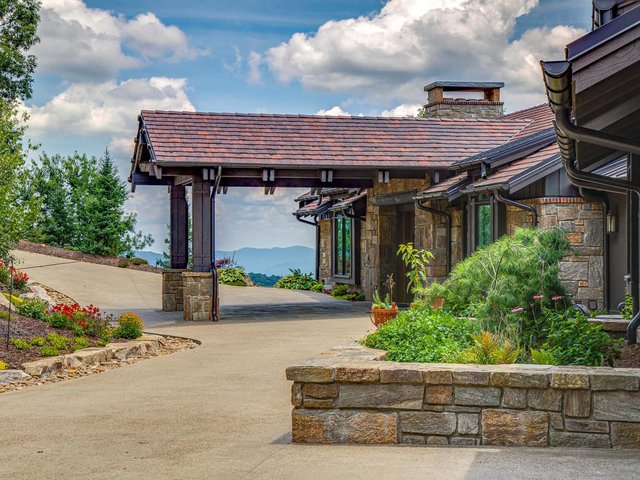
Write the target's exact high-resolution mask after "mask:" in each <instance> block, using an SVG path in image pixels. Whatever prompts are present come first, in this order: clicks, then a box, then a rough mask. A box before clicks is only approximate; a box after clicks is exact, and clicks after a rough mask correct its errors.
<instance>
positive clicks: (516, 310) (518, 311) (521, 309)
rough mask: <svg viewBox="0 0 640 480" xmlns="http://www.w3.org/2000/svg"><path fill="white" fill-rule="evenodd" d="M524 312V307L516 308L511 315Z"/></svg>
mask: <svg viewBox="0 0 640 480" xmlns="http://www.w3.org/2000/svg"><path fill="white" fill-rule="evenodd" d="M523 310H524V308H522V307H515V308H514V309H513V310H511V313H520V312H521V311H523Z"/></svg>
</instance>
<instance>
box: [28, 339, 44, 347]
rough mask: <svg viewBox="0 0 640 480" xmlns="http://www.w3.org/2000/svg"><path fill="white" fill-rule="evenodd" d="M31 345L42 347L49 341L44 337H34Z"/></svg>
mask: <svg viewBox="0 0 640 480" xmlns="http://www.w3.org/2000/svg"><path fill="white" fill-rule="evenodd" d="M29 343H30V344H31V346H32V347H42V346H44V344H45V343H47V341H46V340H45V339H44V338H42V337H33V338H32V339H31V342H29Z"/></svg>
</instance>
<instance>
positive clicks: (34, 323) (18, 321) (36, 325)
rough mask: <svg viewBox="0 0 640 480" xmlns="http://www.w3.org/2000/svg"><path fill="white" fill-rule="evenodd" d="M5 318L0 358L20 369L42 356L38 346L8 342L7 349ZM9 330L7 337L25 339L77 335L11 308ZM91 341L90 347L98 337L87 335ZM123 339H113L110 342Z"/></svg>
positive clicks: (0, 332)
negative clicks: (25, 315) (24, 345)
mask: <svg viewBox="0 0 640 480" xmlns="http://www.w3.org/2000/svg"><path fill="white" fill-rule="evenodd" d="M0 311H5V312H7V311H8V310H7V309H6V308H4V307H0ZM7 323H8V322H7V320H4V319H1V318H0V360H1V361H3V362H5V363H7V364H8V365H9V368H10V369H13V368H15V369H21V368H22V364H23V363H25V362H33V361H35V360H40V359H41V358H43V357H42V356H40V353H39V350H40V347H31V348H30V349H29V350H18V349H17V348H16V347H14V346H13V345H11V344H9V350H7V344H6V338H7V337H6V335H7ZM10 328H11V330H10V333H9V338H22V339H24V340H26V341H30V340H31V339H32V338H34V337H43V338H45V337H46V336H47V335H48V334H50V333H57V334H58V335H62V336H64V337H68V338H71V339H73V338H75V337H77V335H76V334H75V333H74V332H73V331H72V330H67V329H65V328H56V327H53V326H51V325H49V324H48V323H46V322H42V321H40V320H36V319H34V318H29V317H23V316H22V315H18V313H17V312H16V311H15V310H13V311H12V312H11V327H10ZM87 339H88V340H89V341H90V342H91V346H92V347H97V346H98V344H97V342H98V339H95V338H91V337H87ZM118 341H125V340H118V339H113V340H112V342H118ZM65 353H71V350H66V351H62V350H61V351H60V355H63V354H65Z"/></svg>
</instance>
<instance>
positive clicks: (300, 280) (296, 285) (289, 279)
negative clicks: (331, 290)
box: [275, 268, 324, 291]
mask: <svg viewBox="0 0 640 480" xmlns="http://www.w3.org/2000/svg"><path fill="white" fill-rule="evenodd" d="M289 271H290V272H291V273H290V274H289V275H285V276H284V277H282V278H281V279H280V280H278V283H276V284H275V287H276V288H288V289H289V290H314V289H320V290H323V289H324V285H322V284H321V283H320V282H318V281H317V280H316V279H315V278H313V275H312V274H310V273H302V272H301V271H300V269H299V268H296V269H289ZM320 290H314V291H320Z"/></svg>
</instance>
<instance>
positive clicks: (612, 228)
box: [607, 212, 617, 233]
mask: <svg viewBox="0 0 640 480" xmlns="http://www.w3.org/2000/svg"><path fill="white" fill-rule="evenodd" d="M616 224H617V221H616V214H615V213H613V212H609V213H607V233H616V228H617V225H616Z"/></svg>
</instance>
